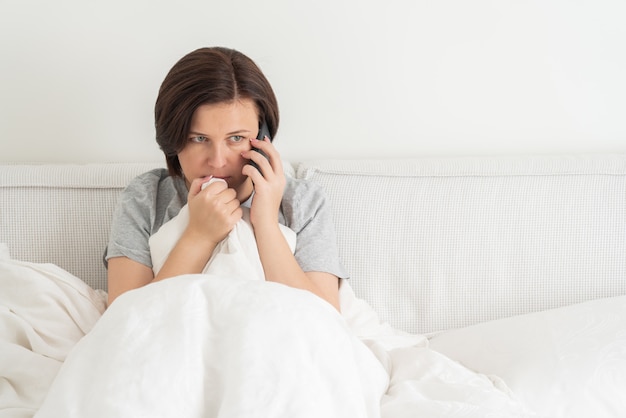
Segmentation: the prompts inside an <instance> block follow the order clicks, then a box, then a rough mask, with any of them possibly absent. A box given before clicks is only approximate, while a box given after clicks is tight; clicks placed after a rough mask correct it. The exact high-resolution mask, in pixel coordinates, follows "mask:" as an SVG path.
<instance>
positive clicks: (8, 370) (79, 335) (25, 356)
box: [0, 218, 534, 418]
mask: <svg viewBox="0 0 626 418" xmlns="http://www.w3.org/2000/svg"><path fill="white" fill-rule="evenodd" d="M177 219H178V218H177ZM181 219H182V218H181ZM179 221H180V220H179ZM179 221H176V220H175V221H174V222H173V223H172V224H168V225H169V226H168V228H162V231H163V233H162V234H160V235H159V236H157V238H155V240H153V242H151V246H152V248H153V250H154V253H155V256H156V257H157V258H158V257H163V254H165V256H166V255H167V252H168V251H169V247H170V243H171V238H172V236H175V234H176V233H177V232H176V231H180V226H181V225H183V224H181V225H178V226H176V222H179ZM284 233H285V234H287V236H288V238H289V240H290V241H291V242H292V244H293V239H294V237H293V236H292V235H290V234H293V233H292V232H291V231H288V230H285V231H284ZM251 234H252V230H251V228H250V226H249V224H247V222H246V221H245V220H242V221H241V222H240V223H239V224H238V225H237V227H236V229H235V230H234V231H233V232H232V233H231V234H230V235H229V237H228V238H227V239H226V240H225V241H224V242H223V244H222V245H221V247H220V248H219V250H218V251H217V252H216V254H215V256H214V257H213V259H212V261H211V262H210V265H208V266H207V269H206V270H205V273H204V274H198V275H185V276H178V277H175V278H171V279H168V280H164V281H161V282H158V283H154V284H151V285H148V286H145V287H143V288H140V289H137V290H134V291H130V292H127V293H126V294H124V295H122V296H120V297H119V298H118V299H117V300H116V301H115V302H114V303H113V304H112V305H111V306H110V307H109V308H108V309H106V311H104V309H105V302H104V301H105V295H104V294H103V293H102V292H96V291H94V290H92V289H90V288H89V287H88V286H87V285H86V284H85V283H84V282H82V281H81V280H80V279H78V278H76V277H73V276H72V275H70V274H69V273H67V272H65V271H63V270H61V269H59V268H58V267H55V266H52V265H38V264H32V263H24V262H20V261H16V260H12V259H11V258H10V257H9V256H8V254H6V251H5V253H4V254H3V256H2V257H0V321H1V322H0V336H1V342H0V344H1V345H0V353H1V355H0V376H1V379H0V417H32V416H36V417H38V418H45V417H50V418H52V417H54V418H59V417H63V418H71V417H77V418H86V417H89V418H111V417H133V418H135V417H151V418H153V417H242V418H243V417H264V418H268V417H293V418H297V417H316V418H320V417H324V418H331V417H337V418H349V417H368V418H369V417H385V418H403V417H468V418H469V417H480V418H484V417H526V416H534V415H532V414H530V413H529V412H528V411H526V410H525V408H523V407H522V406H521V405H520V404H519V403H518V402H517V401H516V400H515V399H513V397H512V396H511V395H510V393H509V392H508V390H507V388H506V387H505V386H504V384H503V383H502V382H501V381H500V380H498V379H490V378H488V377H487V376H485V375H481V374H478V373H475V372H472V371H470V370H469V369H467V368H465V367H462V366H461V365H460V364H458V363H456V362H454V361H452V360H450V359H449V358H447V357H445V356H443V355H441V354H438V353H436V352H435V351H432V350H430V349H429V348H428V344H427V340H426V339H425V338H424V337H422V336H418V335H409V334H406V333H403V332H400V331H397V330H394V329H393V328H391V327H389V326H388V325H386V324H383V323H381V322H380V321H379V320H378V317H377V316H376V314H375V313H374V312H373V311H372V310H371V308H370V307H369V305H367V303H365V302H364V301H363V300H360V299H358V298H356V297H355V295H354V293H353V292H352V290H351V288H350V286H349V284H348V282H346V281H344V282H342V283H341V290H340V299H341V306H342V313H341V314H339V313H338V312H337V311H336V310H334V309H333V308H332V307H331V306H330V305H329V304H328V303H326V302H325V301H323V300H321V299H319V298H318V297H317V296H314V295H313V294H311V293H309V292H306V291H302V290H297V289H293V288H289V287H286V286H283V285H280V284H276V283H270V282H266V281H264V280H263V278H262V277H259V271H260V272H262V270H260V266H259V265H258V264H256V263H258V259H254V258H253V257H246V256H245V254H249V253H250V251H253V250H254V248H255V247H254V241H253V240H252V241H250V238H251V237H252V239H253V235H251ZM162 259H164V258H161V260H162ZM251 260H252V262H251ZM158 263H159V260H156V263H155V266H158Z"/></svg>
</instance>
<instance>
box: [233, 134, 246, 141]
mask: <svg viewBox="0 0 626 418" xmlns="http://www.w3.org/2000/svg"><path fill="white" fill-rule="evenodd" d="M230 140H231V141H233V142H241V141H243V140H244V137H243V136H241V135H233V136H231V137H230Z"/></svg>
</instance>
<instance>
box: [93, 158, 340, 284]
mask: <svg viewBox="0 0 626 418" xmlns="http://www.w3.org/2000/svg"><path fill="white" fill-rule="evenodd" d="M187 193H188V191H187V187H186V186H185V182H184V180H183V179H182V178H180V177H172V176H170V175H169V174H168V172H167V170H165V169H162V168H159V169H154V170H151V171H148V172H146V173H143V174H141V175H139V176H137V177H136V178H135V179H133V180H132V181H131V182H130V184H129V185H128V187H127V188H126V189H125V190H124V191H123V192H122V194H121V196H120V199H119V201H118V204H117V207H116V209H115V212H114V214H113V220H112V223H111V234H110V237H109V245H108V247H107V250H106V253H105V260H108V259H109V258H112V257H120V256H123V257H128V258H130V259H131V260H134V261H137V262H139V263H141V264H144V265H146V266H148V267H150V268H152V260H151V257H150V247H149V245H148V240H149V238H150V237H151V236H152V235H153V234H155V233H156V232H157V231H158V230H159V228H160V227H161V225H163V224H165V223H166V222H167V221H169V220H170V219H172V218H173V217H175V216H176V215H177V214H178V212H179V211H180V209H181V208H182V207H183V206H184V205H185V204H186V203H187ZM279 222H280V223H281V224H283V225H285V226H287V227H289V228H291V229H292V230H293V231H294V232H295V233H296V237H297V238H296V249H295V253H294V255H295V257H296V260H297V261H298V264H300V267H301V268H302V270H304V271H305V272H307V271H321V272H326V273H331V274H333V275H335V276H337V277H340V278H347V277H348V275H347V274H346V270H345V268H344V267H343V265H342V264H341V261H340V260H339V252H338V248H337V241H336V235H335V227H334V225H333V221H332V216H331V212H330V208H329V206H328V203H327V201H326V196H325V194H324V191H323V190H322V188H321V187H320V186H319V185H317V184H315V183H312V182H308V181H305V180H297V179H293V178H290V177H287V184H286V186H285V191H284V193H283V200H282V202H281V206H280V212H279Z"/></svg>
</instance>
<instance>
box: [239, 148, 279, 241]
mask: <svg viewBox="0 0 626 418" xmlns="http://www.w3.org/2000/svg"><path fill="white" fill-rule="evenodd" d="M250 143H251V145H252V147H253V148H258V149H259V150H261V151H263V153H264V154H265V155H267V158H266V157H264V156H263V155H261V154H260V153H258V152H256V151H254V149H251V150H250V151H246V152H244V153H242V156H243V157H244V158H247V159H250V160H252V161H254V162H255V163H256V164H257V165H258V167H259V170H260V172H259V170H257V169H256V168H255V167H253V166H251V165H249V164H246V165H245V166H244V168H243V169H242V173H243V174H245V175H247V176H248V177H250V178H251V179H252V182H253V183H254V199H252V206H251V208H250V222H252V226H253V227H254V228H255V229H256V228H257V226H261V225H270V224H278V210H279V208H280V203H281V201H282V198H283V192H284V190H285V184H286V180H285V173H284V171H283V164H282V161H281V158H280V154H279V153H278V151H277V150H276V148H275V147H274V145H273V144H272V143H271V142H270V141H269V139H268V138H267V137H266V138H265V139H264V140H262V141H261V140H258V139H254V138H253V139H250Z"/></svg>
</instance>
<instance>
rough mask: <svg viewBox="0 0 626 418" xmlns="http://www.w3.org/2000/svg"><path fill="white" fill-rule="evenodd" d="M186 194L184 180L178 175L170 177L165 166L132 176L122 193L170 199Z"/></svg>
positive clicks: (133, 196) (137, 196)
mask: <svg viewBox="0 0 626 418" xmlns="http://www.w3.org/2000/svg"><path fill="white" fill-rule="evenodd" d="M180 194H183V195H184V196H186V186H185V183H184V180H183V179H182V178H179V177H172V176H170V175H169V173H168V171H167V169H165V168H154V169H152V170H150V171H146V172H145V173H142V174H139V175H138V176H136V177H135V178H133V179H132V180H131V181H130V183H128V186H126V189H125V190H124V195H125V196H126V197H127V198H131V197H132V198H135V199H142V198H149V199H153V198H156V197H157V196H161V197H164V198H165V199H170V198H172V197H173V196H175V195H180Z"/></svg>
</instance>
